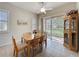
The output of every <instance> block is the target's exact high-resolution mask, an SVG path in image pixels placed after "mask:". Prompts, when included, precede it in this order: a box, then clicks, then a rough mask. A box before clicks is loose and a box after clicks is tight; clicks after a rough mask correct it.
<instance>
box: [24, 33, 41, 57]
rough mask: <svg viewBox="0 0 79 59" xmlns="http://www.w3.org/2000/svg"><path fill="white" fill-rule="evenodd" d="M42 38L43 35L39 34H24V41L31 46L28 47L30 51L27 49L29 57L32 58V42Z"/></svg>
mask: <svg viewBox="0 0 79 59" xmlns="http://www.w3.org/2000/svg"><path fill="white" fill-rule="evenodd" d="M41 36H42V34H41V33H37V34H31V33H24V34H23V36H22V40H23V41H24V42H27V44H28V45H29V46H28V49H27V52H28V56H30V42H31V41H32V40H33V39H34V38H40V37H41Z"/></svg>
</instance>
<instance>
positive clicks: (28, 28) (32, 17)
mask: <svg viewBox="0 0 79 59" xmlns="http://www.w3.org/2000/svg"><path fill="white" fill-rule="evenodd" d="M0 9H4V10H8V11H9V17H10V18H9V20H8V32H6V33H1V32H0V46H2V45H6V44H10V43H12V38H11V37H12V35H15V36H17V41H19V40H20V39H21V36H22V34H23V33H25V32H32V29H33V28H34V27H36V26H33V24H35V23H36V22H35V21H36V20H37V16H36V14H33V13H31V12H29V11H26V10H23V9H20V8H18V7H15V6H13V5H11V4H9V3H0ZM17 20H20V21H23V22H24V21H26V22H27V25H18V24H17ZM33 21H34V22H35V23H34V22H33Z"/></svg>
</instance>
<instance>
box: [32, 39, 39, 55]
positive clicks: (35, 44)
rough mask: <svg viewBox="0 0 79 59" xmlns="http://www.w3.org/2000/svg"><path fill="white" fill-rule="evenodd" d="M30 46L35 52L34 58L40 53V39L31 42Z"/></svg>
mask: <svg viewBox="0 0 79 59" xmlns="http://www.w3.org/2000/svg"><path fill="white" fill-rule="evenodd" d="M30 46H31V49H32V52H33V56H35V53H37V52H38V50H37V49H38V48H39V38H34V39H33V40H32V41H31V42H30Z"/></svg>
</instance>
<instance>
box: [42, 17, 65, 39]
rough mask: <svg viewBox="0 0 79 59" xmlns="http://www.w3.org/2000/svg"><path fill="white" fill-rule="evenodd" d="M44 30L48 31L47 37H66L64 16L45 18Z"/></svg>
mask: <svg viewBox="0 0 79 59" xmlns="http://www.w3.org/2000/svg"><path fill="white" fill-rule="evenodd" d="M43 30H44V31H45V32H47V37H48V38H49V39H53V38H54V37H57V38H63V37H64V19H63V18H62V17H55V18H51V17H50V18H44V19H43Z"/></svg>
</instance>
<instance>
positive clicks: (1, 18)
mask: <svg viewBox="0 0 79 59" xmlns="http://www.w3.org/2000/svg"><path fill="white" fill-rule="evenodd" d="M7 22H8V12H7V11H5V10H0V31H7Z"/></svg>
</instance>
